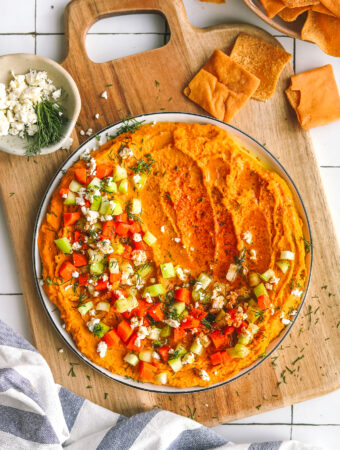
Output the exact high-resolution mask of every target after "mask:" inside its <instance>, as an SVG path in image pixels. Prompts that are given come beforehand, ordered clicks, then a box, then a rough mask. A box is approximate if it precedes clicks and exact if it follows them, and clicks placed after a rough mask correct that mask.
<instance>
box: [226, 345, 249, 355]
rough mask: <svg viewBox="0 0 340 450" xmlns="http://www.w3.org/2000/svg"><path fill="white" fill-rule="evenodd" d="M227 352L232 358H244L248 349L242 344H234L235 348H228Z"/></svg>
mask: <svg viewBox="0 0 340 450" xmlns="http://www.w3.org/2000/svg"><path fill="white" fill-rule="evenodd" d="M227 351H228V353H229V354H230V356H231V357H232V358H245V357H246V356H247V355H248V353H249V352H250V350H249V348H248V347H246V346H245V345H242V344H236V345H235V347H232V348H228V349H227Z"/></svg>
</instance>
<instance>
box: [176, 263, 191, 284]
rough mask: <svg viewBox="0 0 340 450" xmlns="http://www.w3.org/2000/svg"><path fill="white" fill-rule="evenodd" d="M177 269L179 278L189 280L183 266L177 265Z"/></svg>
mask: <svg viewBox="0 0 340 450" xmlns="http://www.w3.org/2000/svg"><path fill="white" fill-rule="evenodd" d="M175 271H176V275H177V276H178V278H179V279H180V280H181V281H187V279H188V277H187V275H186V274H185V273H184V270H183V269H182V267H181V266H175Z"/></svg>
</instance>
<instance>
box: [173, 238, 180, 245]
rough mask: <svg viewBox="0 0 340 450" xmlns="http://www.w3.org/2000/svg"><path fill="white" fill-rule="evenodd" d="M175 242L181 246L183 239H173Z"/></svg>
mask: <svg viewBox="0 0 340 450" xmlns="http://www.w3.org/2000/svg"><path fill="white" fill-rule="evenodd" d="M172 240H173V241H175V242H177V244H179V243H180V242H181V238H177V237H176V238H172Z"/></svg>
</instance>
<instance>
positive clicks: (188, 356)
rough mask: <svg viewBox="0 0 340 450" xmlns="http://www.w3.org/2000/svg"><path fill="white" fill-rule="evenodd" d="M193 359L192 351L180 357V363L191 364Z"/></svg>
mask: <svg viewBox="0 0 340 450" xmlns="http://www.w3.org/2000/svg"><path fill="white" fill-rule="evenodd" d="M194 361H195V355H194V353H192V352H189V353H187V354H186V355H184V356H183V358H182V364H192V363H193V362H194Z"/></svg>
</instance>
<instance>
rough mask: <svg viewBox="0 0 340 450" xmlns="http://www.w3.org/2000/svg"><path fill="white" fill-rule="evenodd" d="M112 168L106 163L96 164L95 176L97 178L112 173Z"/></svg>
mask: <svg viewBox="0 0 340 450" xmlns="http://www.w3.org/2000/svg"><path fill="white" fill-rule="evenodd" d="M112 170H113V168H112V167H110V166H107V165H106V164H98V166H97V169H96V177H97V178H106V177H108V176H110V175H111V174H112Z"/></svg>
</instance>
